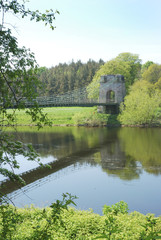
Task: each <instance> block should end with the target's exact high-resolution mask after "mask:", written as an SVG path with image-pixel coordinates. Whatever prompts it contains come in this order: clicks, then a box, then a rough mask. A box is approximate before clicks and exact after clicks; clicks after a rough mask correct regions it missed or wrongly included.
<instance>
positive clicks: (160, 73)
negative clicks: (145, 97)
mask: <svg viewBox="0 0 161 240" xmlns="http://www.w3.org/2000/svg"><path fill="white" fill-rule="evenodd" d="M160 78H161V65H159V64H155V63H154V64H151V65H150V66H149V67H148V68H147V69H146V70H145V71H144V73H143V74H142V79H143V80H145V81H148V82H150V83H152V84H157V82H158V81H159V79H160Z"/></svg>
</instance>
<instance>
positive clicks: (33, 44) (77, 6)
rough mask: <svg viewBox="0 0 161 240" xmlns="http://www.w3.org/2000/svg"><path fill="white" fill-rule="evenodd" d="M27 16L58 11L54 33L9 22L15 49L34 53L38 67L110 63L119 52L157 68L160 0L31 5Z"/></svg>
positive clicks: (35, 0)
mask: <svg viewBox="0 0 161 240" xmlns="http://www.w3.org/2000/svg"><path fill="white" fill-rule="evenodd" d="M26 6H27V7H29V8H30V9H32V10H36V9H39V10H40V11H44V10H46V9H51V8H52V9H53V10H58V11H59V12H60V14H56V16H55V17H56V20H55V21H54V26H56V28H55V30H54V31H52V30H51V29H50V28H49V27H45V26H44V23H35V22H33V21H32V22H31V21H29V19H25V20H23V19H21V18H19V17H18V18H16V17H13V16H8V19H7V18H6V22H7V21H8V22H11V23H12V25H13V26H14V27H15V29H16V30H13V33H14V35H15V36H16V37H17V38H18V42H19V44H20V46H22V45H24V46H26V47H27V48H30V49H31V51H32V52H34V53H35V57H36V60H37V62H38V64H39V65H40V66H46V67H48V68H49V67H52V66H55V65H58V64H59V63H64V62H66V63H70V62H72V61H75V62H76V61H78V60H81V61H82V62H84V63H85V62H87V61H88V60H89V59H92V60H95V61H99V59H102V60H104V61H105V62H106V61H109V60H111V59H113V58H115V57H116V56H117V55H118V54H120V53H123V52H130V53H133V54H138V55H139V57H140V59H142V63H145V62H146V61H153V62H155V63H158V64H161V15H160V14H161V0H30V2H28V3H27V4H26Z"/></svg>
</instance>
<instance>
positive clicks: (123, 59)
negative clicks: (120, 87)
mask: <svg viewBox="0 0 161 240" xmlns="http://www.w3.org/2000/svg"><path fill="white" fill-rule="evenodd" d="M140 69H141V60H140V59H139V57H138V55H136V54H131V53H120V54H119V55H118V56H117V57H116V58H114V59H112V60H110V61H108V62H106V63H105V64H104V65H103V66H101V67H100V69H99V70H98V71H97V72H96V74H95V76H94V78H93V80H92V82H91V83H90V84H89V86H88V88H87V89H88V93H89V98H98V97H99V86H100V77H101V76H102V75H108V74H121V75H123V76H124V79H125V86H126V91H127V92H128V90H129V87H130V86H131V85H132V84H133V83H134V82H135V80H136V79H137V78H138V76H139V72H140Z"/></svg>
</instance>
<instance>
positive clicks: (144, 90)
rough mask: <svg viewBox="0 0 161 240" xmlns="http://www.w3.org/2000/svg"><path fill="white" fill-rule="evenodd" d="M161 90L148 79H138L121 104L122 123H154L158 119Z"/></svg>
mask: <svg viewBox="0 0 161 240" xmlns="http://www.w3.org/2000/svg"><path fill="white" fill-rule="evenodd" d="M160 104H161V92H160V91H159V90H158V89H155V87H154V86H153V84H151V83H149V82H147V81H143V80H142V81H137V82H136V83H135V84H134V85H133V86H132V87H131V88H130V93H129V95H128V96H126V97H125V101H124V103H122V105H121V114H120V116H119V120H120V122H121V123H122V124H126V125H137V124H148V125H150V124H152V123H153V122H155V121H156V120H157V115H156V112H157V108H158V107H159V105H160Z"/></svg>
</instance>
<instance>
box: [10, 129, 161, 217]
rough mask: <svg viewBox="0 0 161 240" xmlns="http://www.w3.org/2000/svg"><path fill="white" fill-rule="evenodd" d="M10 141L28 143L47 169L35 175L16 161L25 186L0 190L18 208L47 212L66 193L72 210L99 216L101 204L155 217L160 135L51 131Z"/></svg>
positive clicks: (160, 194)
mask: <svg viewBox="0 0 161 240" xmlns="http://www.w3.org/2000/svg"><path fill="white" fill-rule="evenodd" d="M16 138H17V139H21V140H23V141H24V142H25V143H33V145H34V147H35V149H36V150H37V151H38V152H39V154H40V156H41V160H42V161H43V162H44V163H46V162H49V163H50V164H51V167H52V168H51V169H47V168H45V169H42V170H41V169H36V167H37V165H36V164H34V163H32V162H27V161H26V160H25V159H24V158H23V157H22V156H18V161H19V162H20V164H21V168H20V170H19V171H18V173H22V172H25V171H28V172H26V173H25V174H24V178H25V180H26V182H27V185H26V186H25V187H23V188H21V189H18V188H17V186H13V185H12V184H11V183H10V182H7V188H6V189H7V190H6V191H7V193H8V196H9V197H10V198H11V199H12V201H13V202H14V203H15V205H17V206H18V207H22V206H25V205H30V204H32V203H33V204H35V205H36V206H40V207H42V206H47V205H50V204H51V203H52V202H54V201H55V200H56V199H61V196H62V193H66V192H68V193H71V194H72V195H76V196H78V199H77V200H76V201H75V202H76V204H77V208H78V209H85V210H88V209H89V208H92V209H93V210H94V212H96V213H99V214H101V213H102V207H103V205H104V204H107V205H111V204H114V203H116V202H118V201H121V200H123V201H125V202H127V203H128V205H129V209H130V211H134V210H136V211H139V212H141V213H144V214H147V213H149V212H150V213H154V214H155V215H156V216H158V215H161V129H158V128H156V129H155V128H153V129H151V128H150V129H142V128H113V129H107V128H83V127H81V128H76V127H53V128H52V129H46V130H43V132H34V129H33V131H31V129H26V130H24V132H21V133H18V134H16ZM33 168H34V170H32V171H29V170H30V169H33Z"/></svg>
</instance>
